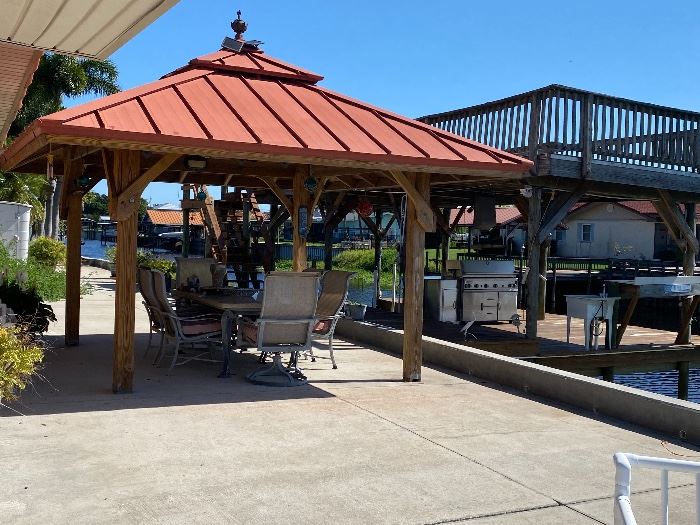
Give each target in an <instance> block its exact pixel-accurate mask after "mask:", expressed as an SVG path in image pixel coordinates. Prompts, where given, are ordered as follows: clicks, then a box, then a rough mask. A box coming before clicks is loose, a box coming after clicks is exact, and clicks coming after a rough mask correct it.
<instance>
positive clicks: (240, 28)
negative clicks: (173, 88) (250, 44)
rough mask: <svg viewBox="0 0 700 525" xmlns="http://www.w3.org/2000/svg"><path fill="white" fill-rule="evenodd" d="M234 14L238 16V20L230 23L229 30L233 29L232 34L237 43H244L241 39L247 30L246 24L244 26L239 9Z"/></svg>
mask: <svg viewBox="0 0 700 525" xmlns="http://www.w3.org/2000/svg"><path fill="white" fill-rule="evenodd" d="M236 14H237V15H238V18H236V19H235V20H234V21H233V22H231V29H233V31H234V33H236V35H235V39H236V40H238V41H239V42H244V41H245V40H244V39H243V33H245V31H246V29H248V24H246V23H245V21H244V20H243V19H242V18H241V10H240V9H239V10H238V11H237V12H236Z"/></svg>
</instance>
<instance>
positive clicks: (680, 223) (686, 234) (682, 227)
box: [658, 190, 700, 253]
mask: <svg viewBox="0 0 700 525" xmlns="http://www.w3.org/2000/svg"><path fill="white" fill-rule="evenodd" d="M658 192H659V196H660V197H661V201H662V202H663V203H664V205H665V206H666V207H667V208H668V210H669V211H671V212H672V214H673V215H672V219H673V222H674V224H676V225H677V227H678V231H679V232H680V234H681V236H682V237H683V239H684V240H685V242H686V243H687V246H688V249H689V250H692V251H693V253H698V252H699V251H700V246H698V239H697V237H695V232H694V231H692V230H691V229H690V227H689V226H688V224H687V223H686V221H685V217H683V215H682V214H681V212H680V210H679V209H678V206H677V205H676V203H675V202H674V200H673V199H672V198H671V195H670V194H669V192H668V191H667V190H658Z"/></svg>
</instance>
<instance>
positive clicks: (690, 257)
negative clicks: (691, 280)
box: [677, 202, 696, 344]
mask: <svg viewBox="0 0 700 525" xmlns="http://www.w3.org/2000/svg"><path fill="white" fill-rule="evenodd" d="M685 222H686V224H687V225H688V228H689V229H690V231H691V232H693V234H695V203H694V202H686V203H685ZM695 256H696V253H695V251H694V250H692V249H691V246H690V243H686V250H685V253H684V254H683V275H689V276H691V277H692V276H693V275H694V274H695ZM692 308H693V298H692V297H685V298H684V299H683V307H682V308H681V323H684V321H685V320H686V319H692V317H693V314H694V313H695V312H693V311H691V309H692ZM691 333H692V322H688V323H687V324H681V331H680V332H678V339H677V342H678V343H679V344H688V343H690V339H691Z"/></svg>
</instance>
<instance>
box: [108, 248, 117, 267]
mask: <svg viewBox="0 0 700 525" xmlns="http://www.w3.org/2000/svg"><path fill="white" fill-rule="evenodd" d="M105 257H107V260H108V261H109V262H111V263H116V262H117V245H116V244H115V245H114V246H110V247H109V248H107V249H106V250H105Z"/></svg>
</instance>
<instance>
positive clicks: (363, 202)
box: [355, 198, 374, 217]
mask: <svg viewBox="0 0 700 525" xmlns="http://www.w3.org/2000/svg"><path fill="white" fill-rule="evenodd" d="M355 210H356V211H357V213H358V215H359V216H360V217H369V216H370V215H372V213H373V212H374V206H372V203H371V202H369V201H368V200H367V199H365V198H362V199H360V200H358V201H357V206H356V207H355Z"/></svg>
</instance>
